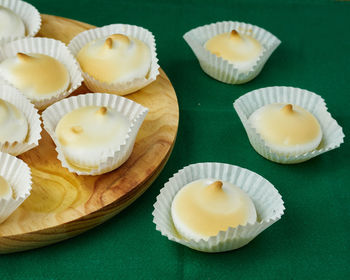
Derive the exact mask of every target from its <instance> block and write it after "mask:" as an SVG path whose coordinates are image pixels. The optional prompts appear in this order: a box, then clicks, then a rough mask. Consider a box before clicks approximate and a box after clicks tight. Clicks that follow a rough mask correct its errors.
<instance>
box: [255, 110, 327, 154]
mask: <svg viewBox="0 0 350 280" xmlns="http://www.w3.org/2000/svg"><path fill="white" fill-rule="evenodd" d="M249 122H250V124H251V126H252V127H253V128H254V129H255V130H256V132H257V133H258V134H259V135H260V136H261V138H262V139H263V140H264V141H265V144H266V145H267V146H268V147H270V148H271V150H272V151H274V152H276V153H280V154H287V155H296V154H303V153H306V152H310V151H312V150H314V149H316V148H317V147H318V145H319V144H320V142H321V140H322V130H321V127H320V124H319V122H318V120H317V119H316V118H315V117H314V116H313V115H312V114H311V113H310V112H308V111H307V110H305V109H304V108H302V107H300V106H297V105H292V104H281V103H273V104H268V105H265V106H263V107H261V108H259V109H258V110H256V111H255V112H254V113H253V114H251V116H250V117H249Z"/></svg>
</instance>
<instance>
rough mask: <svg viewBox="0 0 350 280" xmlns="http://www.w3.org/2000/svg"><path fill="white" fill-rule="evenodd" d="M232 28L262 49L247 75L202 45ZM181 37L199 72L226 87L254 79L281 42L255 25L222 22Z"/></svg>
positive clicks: (201, 27) (205, 26) (193, 30)
mask: <svg viewBox="0 0 350 280" xmlns="http://www.w3.org/2000/svg"><path fill="white" fill-rule="evenodd" d="M233 29H235V30H237V31H238V32H239V33H241V34H247V35H250V36H252V37H253V38H255V39H256V40H258V41H259V42H260V43H261V44H262V45H263V47H264V51H263V53H262V54H261V55H260V57H259V58H258V59H257V61H256V63H255V65H254V66H253V67H252V68H251V69H250V71H249V72H240V71H239V69H238V68H236V67H235V66H234V65H233V64H232V63H230V62H229V61H228V60H225V59H223V58H221V57H218V56H216V55H215V54H213V53H211V52H210V51H208V50H207V49H206V48H205V47H204V45H205V43H206V42H207V41H208V40H209V39H211V38H212V37H214V36H216V35H218V34H222V33H226V32H230V31H232V30H233ZM183 38H184V39H185V41H186V42H187V44H188V45H189V46H190V47H191V49H192V51H193V52H194V54H195V55H196V57H197V58H198V60H199V64H200V66H201V68H202V70H203V71H204V72H205V73H207V74H208V75H209V76H211V77H212V78H214V79H216V80H219V81H221V82H224V83H228V84H242V83H246V82H248V81H250V80H252V79H254V78H255V77H256V76H257V75H258V74H259V73H260V71H261V69H262V68H263V66H264V64H265V62H266V61H267V60H268V58H269V57H270V55H271V54H272V53H273V52H274V50H275V49H276V48H277V47H278V46H279V44H280V43H281V41H280V40H279V39H278V38H277V37H275V36H274V35H272V34H271V33H270V32H268V31H266V30H265V29H263V28H260V27H258V26H255V25H251V24H248V23H244V22H237V21H223V22H217V23H212V24H208V25H204V26H200V27H197V28H195V29H192V30H190V31H188V32H187V33H186V34H185V35H184V36H183Z"/></svg>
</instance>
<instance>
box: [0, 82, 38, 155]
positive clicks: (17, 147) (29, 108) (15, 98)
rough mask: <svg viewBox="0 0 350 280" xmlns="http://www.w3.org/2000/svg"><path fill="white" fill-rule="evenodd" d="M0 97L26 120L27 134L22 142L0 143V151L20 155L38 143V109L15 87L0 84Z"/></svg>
mask: <svg viewBox="0 0 350 280" xmlns="http://www.w3.org/2000/svg"><path fill="white" fill-rule="evenodd" d="M0 99H2V100H5V101H7V102H9V103H11V104H12V105H14V106H15V107H16V108H17V109H18V110H20V111H21V112H22V113H23V114H24V116H25V118H26V120H27V122H28V134H27V137H26V139H25V141H24V142H22V143H19V142H11V143H10V142H5V143H0V151H1V152H4V153H9V154H11V155H14V156H17V155H20V154H22V153H24V152H26V151H28V150H30V149H32V148H34V147H36V146H38V145H39V140H40V138H41V135H40V133H41V120H40V116H39V114H38V110H37V109H35V108H34V105H33V104H32V103H30V102H29V100H28V99H26V98H25V97H24V96H23V95H22V94H21V93H20V92H19V91H18V90H17V89H15V88H13V87H11V86H8V85H4V84H0Z"/></svg>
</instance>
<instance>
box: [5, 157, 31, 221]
mask: <svg viewBox="0 0 350 280" xmlns="http://www.w3.org/2000/svg"><path fill="white" fill-rule="evenodd" d="M0 175H1V176H2V177H3V178H4V179H5V180H6V181H7V182H8V183H9V185H10V187H12V191H13V196H12V197H11V198H9V199H5V198H0V223H2V222H4V221H5V220H6V219H7V218H8V217H9V216H10V215H11V214H12V213H13V212H14V211H15V210H16V209H17V208H18V207H19V206H20V205H21V204H22V202H23V201H24V200H25V199H26V198H27V197H28V196H29V195H30V191H31V189H32V187H31V186H32V177H31V171H30V168H29V167H28V165H27V164H26V163H25V162H24V161H22V160H20V159H18V158H16V157H14V156H11V155H9V154H6V153H2V152H0Z"/></svg>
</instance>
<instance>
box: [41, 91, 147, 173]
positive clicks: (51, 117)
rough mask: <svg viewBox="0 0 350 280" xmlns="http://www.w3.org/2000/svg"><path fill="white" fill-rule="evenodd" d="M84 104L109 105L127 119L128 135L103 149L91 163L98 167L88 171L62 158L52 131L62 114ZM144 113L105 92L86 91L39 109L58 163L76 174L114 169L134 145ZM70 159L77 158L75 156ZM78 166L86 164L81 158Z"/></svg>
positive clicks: (135, 104) (121, 162)
mask: <svg viewBox="0 0 350 280" xmlns="http://www.w3.org/2000/svg"><path fill="white" fill-rule="evenodd" d="M85 106H101V107H102V106H105V107H108V108H113V109H116V111H117V112H120V113H121V114H122V115H123V116H125V117H126V118H127V119H128V120H129V121H130V127H129V130H128V134H127V135H126V137H125V140H124V142H123V143H122V144H121V145H120V146H119V147H118V148H117V149H115V150H114V149H109V150H106V151H105V152H104V153H103V154H102V155H101V157H99V158H97V159H96V162H95V164H96V165H97V166H98V167H97V168H94V169H91V170H80V169H77V168H75V167H74V166H72V165H71V164H70V163H69V162H68V161H67V160H66V158H65V156H64V154H63V151H62V148H61V145H60V142H59V141H58V139H57V137H56V134H55V129H56V126H57V124H58V122H59V121H60V119H61V118H62V117H63V116H64V115H66V114H67V113H69V112H71V111H73V110H75V109H78V108H81V107H85ZM147 113H148V109H147V108H145V107H143V106H142V105H140V104H138V103H136V102H134V101H131V100H129V99H127V98H124V97H121V96H117V95H113V94H106V93H89V94H81V95H78V96H73V97H69V98H66V99H63V100H61V101H59V102H57V103H55V104H53V105H51V106H50V107H48V108H47V109H46V110H45V111H44V112H43V114H42V118H43V122H44V128H45V129H46V131H47V132H48V133H49V135H50V136H51V138H52V139H53V141H54V142H55V144H56V151H57V153H58V159H59V160H60V161H61V163H62V166H63V167H66V168H68V170H69V171H70V172H73V173H77V174H78V175H99V174H103V173H106V172H109V171H111V170H113V169H116V168H118V167H119V166H120V165H122V164H123V163H124V162H125V161H126V160H127V159H128V158H129V156H130V155H131V153H132V149H133V147H134V143H135V139H136V135H137V133H138V131H139V129H140V127H141V124H142V122H143V121H144V119H145V117H146V115H147ZM74 160H77V161H79V159H74ZM79 165H82V166H84V165H86V163H84V162H83V161H82V162H80V163H79Z"/></svg>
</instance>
